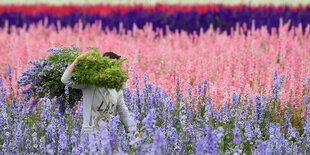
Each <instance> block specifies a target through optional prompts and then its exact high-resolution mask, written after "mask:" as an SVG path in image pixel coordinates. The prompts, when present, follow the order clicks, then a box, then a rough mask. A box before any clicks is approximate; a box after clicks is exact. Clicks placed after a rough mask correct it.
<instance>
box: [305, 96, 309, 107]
mask: <svg viewBox="0 0 310 155" xmlns="http://www.w3.org/2000/svg"><path fill="white" fill-rule="evenodd" d="M304 103H305V105H306V107H307V106H308V99H307V95H304Z"/></svg>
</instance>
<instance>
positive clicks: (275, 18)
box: [0, 6, 310, 33]
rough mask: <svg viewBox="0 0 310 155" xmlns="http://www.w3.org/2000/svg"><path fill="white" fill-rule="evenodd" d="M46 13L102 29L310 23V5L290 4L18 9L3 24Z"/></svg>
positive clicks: (27, 21)
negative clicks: (30, 11) (99, 10)
mask: <svg viewBox="0 0 310 155" xmlns="http://www.w3.org/2000/svg"><path fill="white" fill-rule="evenodd" d="M45 17H47V18H48V25H52V24H53V25H56V23H57V21H58V20H59V21H60V22H61V25H62V26H71V27H73V26H74V25H75V24H77V23H78V21H79V20H80V19H81V20H82V22H83V26H84V27H85V25H86V24H93V23H94V22H95V21H101V22H102V29H105V28H106V27H109V28H110V29H112V28H116V29H119V24H120V23H123V27H124V28H125V29H127V30H131V29H132V28H133V24H134V23H136V24H137V26H138V27H139V28H142V27H143V26H144V25H145V24H146V23H152V24H153V29H154V30H155V29H156V28H162V29H163V30H164V31H165V27H166V25H168V26H169V28H170V29H171V30H172V31H176V30H185V31H187V32H194V31H197V32H199V31H200V29H201V28H203V29H204V30H207V29H208V28H209V26H210V24H213V27H214V28H219V29H220V31H221V32H223V31H227V32H228V33H230V30H231V27H235V26H236V23H241V24H243V23H246V25H247V28H248V29H249V28H250V27H251V25H252V20H255V21H256V22H255V27H256V28H259V27H261V26H263V25H267V28H268V31H269V32H271V28H272V27H278V26H279V20H280V18H283V21H284V22H287V21H289V20H290V21H291V26H297V25H298V24H299V23H301V24H302V27H303V30H304V29H305V27H306V26H307V24H309V23H310V6H306V7H302V8H299V9H298V8H297V9H292V8H290V7H281V8H275V7H258V8H251V7H247V6H243V7H241V8H229V7H219V8H218V9H209V10H207V11H204V12H201V11H199V10H192V11H181V10H180V11H178V10H174V11H172V12H168V11H162V10H155V11H141V10H138V9H132V10H128V11H126V12H125V13H121V12H120V11H118V12H110V13H109V14H106V15H104V14H101V15H100V14H96V13H85V12H82V11H71V12H70V13H68V14H63V15H60V16H59V15H53V14H51V13H43V12H42V13H36V14H35V15H34V14H26V13H21V12H14V11H2V12H1V14H0V27H4V25H5V21H6V20H8V21H9V25H10V26H11V25H15V26H17V27H22V26H23V25H24V24H26V25H27V26H29V24H32V23H38V22H39V21H43V20H44V18H45ZM164 33H165V32H164Z"/></svg>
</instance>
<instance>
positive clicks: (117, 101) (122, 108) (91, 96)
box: [61, 52, 141, 138]
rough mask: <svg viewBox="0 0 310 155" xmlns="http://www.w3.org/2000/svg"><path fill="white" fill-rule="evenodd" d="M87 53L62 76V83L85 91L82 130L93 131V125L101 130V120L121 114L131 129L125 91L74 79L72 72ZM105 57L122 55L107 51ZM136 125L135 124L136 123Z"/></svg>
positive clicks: (127, 126) (136, 133)
mask: <svg viewBox="0 0 310 155" xmlns="http://www.w3.org/2000/svg"><path fill="white" fill-rule="evenodd" d="M85 54H87V53H84V54H81V55H80V56H78V57H77V58H76V59H75V60H74V61H73V62H72V64H71V65H70V66H68V68H67V69H66V70H65V72H64V74H63V75H62V77H61V81H62V83H64V84H65V85H67V86H69V87H72V88H76V89H81V90H82V92H83V125H82V132H87V133H89V134H90V133H91V132H92V126H94V127H95V128H96V129H98V130H99V122H100V121H105V122H107V123H108V122H109V119H110V115H116V114H117V113H118V114H119V115H120V120H121V122H122V123H123V124H124V125H125V127H126V128H127V129H129V111H128V108H127V106H126V105H125V102H124V97H123V92H122V91H118V92H117V91H116V90H115V89H107V88H104V87H96V86H91V85H86V84H79V83H76V82H74V81H73V79H72V72H73V70H74V68H75V65H76V63H77V62H78V61H79V59H80V58H81V57H83V56H84V55H85ZM102 56H103V57H105V56H106V57H109V58H111V59H119V58H120V56H119V55H117V54H115V53H113V52H106V53H104V54H103V55H102ZM134 125H135V124H134ZM134 135H135V137H136V138H138V137H139V138H140V137H141V136H140V134H139V133H138V132H135V133H134Z"/></svg>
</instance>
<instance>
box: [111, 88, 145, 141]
mask: <svg viewBox="0 0 310 155" xmlns="http://www.w3.org/2000/svg"><path fill="white" fill-rule="evenodd" d="M118 95H119V96H118V100H117V105H116V108H117V111H118V114H119V115H120V120H121V122H122V123H123V124H124V125H125V126H126V128H127V129H129V127H130V126H129V110H128V108H127V106H126V105H125V102H124V96H123V92H120V93H118ZM132 125H134V126H137V125H136V124H132ZM134 134H135V137H136V138H138V137H141V136H140V134H139V133H138V132H137V131H135V132H134Z"/></svg>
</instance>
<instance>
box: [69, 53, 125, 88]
mask: <svg viewBox="0 0 310 155" xmlns="http://www.w3.org/2000/svg"><path fill="white" fill-rule="evenodd" d="M92 49H93V52H90V53H87V54H86V55H85V56H83V57H82V58H81V59H80V60H79V61H78V63H77V66H76V67H75V69H74V72H73V78H74V80H75V81H76V82H77V83H82V84H88V85H95V86H98V87H105V88H110V89H116V90H118V91H119V90H120V89H122V88H123V83H124V82H126V81H127V80H128V74H127V73H126V72H125V71H124V70H123V69H122V63H123V62H124V61H125V60H126V59H119V60H116V59H110V58H109V57H102V56H101V55H100V54H99V52H98V51H97V49H96V48H92Z"/></svg>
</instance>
